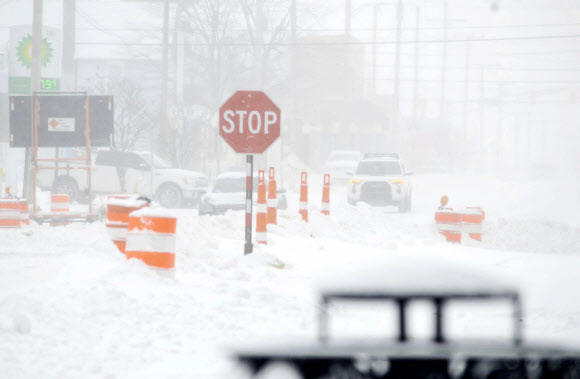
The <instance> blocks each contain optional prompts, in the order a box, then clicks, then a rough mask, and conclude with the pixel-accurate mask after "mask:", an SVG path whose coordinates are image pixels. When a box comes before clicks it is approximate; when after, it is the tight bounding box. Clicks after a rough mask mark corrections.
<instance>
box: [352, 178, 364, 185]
mask: <svg viewBox="0 0 580 379" xmlns="http://www.w3.org/2000/svg"><path fill="white" fill-rule="evenodd" d="M362 182H363V181H362V180H360V179H351V180H350V185H351V186H354V185H357V184H361V183H362Z"/></svg>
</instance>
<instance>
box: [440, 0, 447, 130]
mask: <svg viewBox="0 0 580 379" xmlns="http://www.w3.org/2000/svg"><path fill="white" fill-rule="evenodd" d="M447 21H448V20H447V0H443V54H442V57H441V104H440V109H439V117H440V118H441V123H443V124H445V119H446V114H445V113H446V112H445V106H446V105H445V72H446V71H447Z"/></svg>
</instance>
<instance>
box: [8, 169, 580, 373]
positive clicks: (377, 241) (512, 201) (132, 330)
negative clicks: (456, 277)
mask: <svg viewBox="0 0 580 379" xmlns="http://www.w3.org/2000/svg"><path fill="white" fill-rule="evenodd" d="M413 181H414V191H413V212H412V213H409V214H399V213H397V212H396V211H395V208H390V207H386V208H373V207H370V206H366V205H364V204H359V205H358V206H356V207H352V206H349V205H347V204H346V195H345V189H344V188H333V189H332V193H331V215H330V217H324V216H322V215H320V200H319V199H320V196H321V195H320V191H321V187H320V183H319V182H316V180H314V181H313V183H312V184H311V186H310V191H311V192H310V199H311V204H310V211H311V213H310V222H309V223H308V224H305V223H304V222H302V221H301V220H300V216H299V214H298V198H297V194H296V192H293V191H290V192H289V193H288V198H289V209H287V210H285V211H282V212H280V213H279V220H278V225H277V226H274V227H271V228H270V229H269V231H268V245H267V246H257V245H255V250H254V253H253V254H251V255H249V256H243V243H244V241H243V238H244V231H243V222H244V215H243V213H242V212H230V213H228V214H226V215H224V216H204V217H198V216H197V212H196V210H186V209H183V210H178V211H176V213H177V214H178V216H179V219H178V230H177V248H176V251H177V261H176V270H175V275H174V277H173V278H171V277H165V276H161V275H158V274H157V273H156V272H153V271H152V270H150V269H148V268H147V267H146V266H145V265H143V264H142V263H141V262H138V261H129V262H127V261H126V260H125V259H124V256H123V255H122V254H120V253H119V252H118V251H117V250H116V248H115V246H114V245H113V243H112V242H111V241H110V240H109V238H108V236H107V234H106V230H105V226H104V224H102V223H94V224H87V225H79V224H76V225H69V226H66V227H50V226H48V225H43V226H38V225H32V226H31V227H30V231H31V233H30V235H26V234H25V233H23V231H21V230H2V231H1V232H0V236H1V238H2V241H3V243H2V244H1V245H0V372H1V373H0V376H1V377H6V378H39V377H42V378H81V377H82V378H182V377H183V378H186V377H188V378H191V377H195V378H227V377H232V376H231V375H229V370H230V369H232V364H231V362H230V361H229V360H228V357H227V351H228V350H227V349H225V348H226V347H227V346H231V345H236V344H239V343H253V342H255V341H258V340H260V339H268V338H279V337H288V336H293V337H304V338H310V337H312V336H314V335H315V331H316V323H315V320H316V318H315V311H316V300H317V299H316V296H315V293H314V292H313V291H312V283H311V278H312V275H313V273H315V272H316V271H317V270H321V269H322V270H323V269H324V268H325V267H326V266H327V265H328V264H330V263H333V264H335V263H336V262H349V261H357V260H360V259H371V260H372V259H373V257H375V258H376V257H379V256H383V255H385V254H412V253H423V254H432V255H434V256H437V257H441V259H453V260H460V261H463V262H465V263H466V264H468V265H473V266H477V267H481V268H485V269H488V270H490V271H492V272H494V273H496V274H498V275H503V276H507V277H510V278H512V279H513V280H515V281H516V282H517V283H518V284H519V285H520V287H521V289H522V294H523V295H524V298H523V299H524V306H525V308H524V311H525V312H524V315H525V320H524V328H525V337H526V338H528V339H557V340H559V341H561V342H566V343H571V344H573V343H575V342H576V341H580V301H579V300H577V296H576V292H577V291H578V289H579V288H580V214H579V212H578V210H579V209H580V195H579V194H580V183H579V182H578V181H577V180H569V181H558V183H559V186H560V189H559V190H558V191H557V193H558V195H557V196H554V193H555V192H554V189H553V188H552V187H551V186H553V185H554V181H551V182H542V181H535V182H533V181H507V180H499V179H494V178H484V177H458V176H441V175H439V176H419V175H417V176H415V177H414V178H413ZM443 194H447V195H448V196H449V198H450V206H452V207H456V208H462V207H465V206H481V207H482V208H484V209H485V211H486V221H485V224H484V231H483V242H481V243H478V242H475V241H469V240H468V241H466V242H465V243H463V244H462V245H450V244H448V243H447V242H445V241H444V238H443V237H442V236H440V235H438V234H437V233H436V232H435V230H434V226H433V212H434V210H435V208H436V207H437V205H438V201H439V198H440V196H441V195H443ZM498 312H499V315H500V316H501V315H503V314H502V313H501V311H498ZM338 313H339V320H338V323H339V324H338V325H339V326H340V327H339V328H337V329H339V330H341V331H342V332H345V333H347V334H354V333H358V332H359V331H360V332H363V330H362V329H364V328H365V327H366V328H368V325H379V324H380V323H379V321H378V320H379V319H380V318H382V316H381V315H372V314H371V315H369V314H368V312H366V313H365V312H364V310H363V314H365V317H366V316H368V317H370V318H371V319H372V318H373V317H375V316H376V317H377V319H376V320H374V321H376V322H377V324H375V323H373V322H364V321H365V320H361V318H360V317H359V316H354V315H349V313H348V312H346V311H344V312H342V311H341V310H338ZM361 321H362V322H361ZM453 321H454V325H453V326H452V327H451V331H452V332H453V333H454V335H457V336H464V335H474V334H477V333H478V332H479V333H482V332H484V333H489V332H492V333H493V332H494V331H496V330H500V329H501V327H500V322H501V321H500V320H499V317H495V316H493V315H492V316H490V315H487V316H486V317H485V318H481V319H478V322H480V324H478V328H473V327H472V325H473V324H470V323H469V321H468V320H464V317H463V316H462V314H461V312H460V313H459V314H458V315H457V317H455V318H454V319H453ZM420 329H421V328H419V330H418V333H421V330H420Z"/></svg>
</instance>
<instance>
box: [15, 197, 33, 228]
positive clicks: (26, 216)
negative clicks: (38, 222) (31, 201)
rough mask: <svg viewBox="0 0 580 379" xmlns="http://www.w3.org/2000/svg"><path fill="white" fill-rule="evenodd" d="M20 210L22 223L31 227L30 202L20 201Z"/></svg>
mask: <svg viewBox="0 0 580 379" xmlns="http://www.w3.org/2000/svg"><path fill="white" fill-rule="evenodd" d="M18 208H19V209H20V223H21V224H24V225H30V212H29V211H28V200H26V199H19V200H18Z"/></svg>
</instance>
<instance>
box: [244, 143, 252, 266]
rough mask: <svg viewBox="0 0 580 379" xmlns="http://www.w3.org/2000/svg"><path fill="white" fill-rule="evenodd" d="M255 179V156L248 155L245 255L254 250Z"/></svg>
mask: <svg viewBox="0 0 580 379" xmlns="http://www.w3.org/2000/svg"><path fill="white" fill-rule="evenodd" d="M253 178H254V156H253V155H251V154H248V155H246V244H245V245H244V255H247V254H250V253H251V252H252V250H253V249H254V246H253V245H252V192H253V188H252V187H253Z"/></svg>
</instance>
